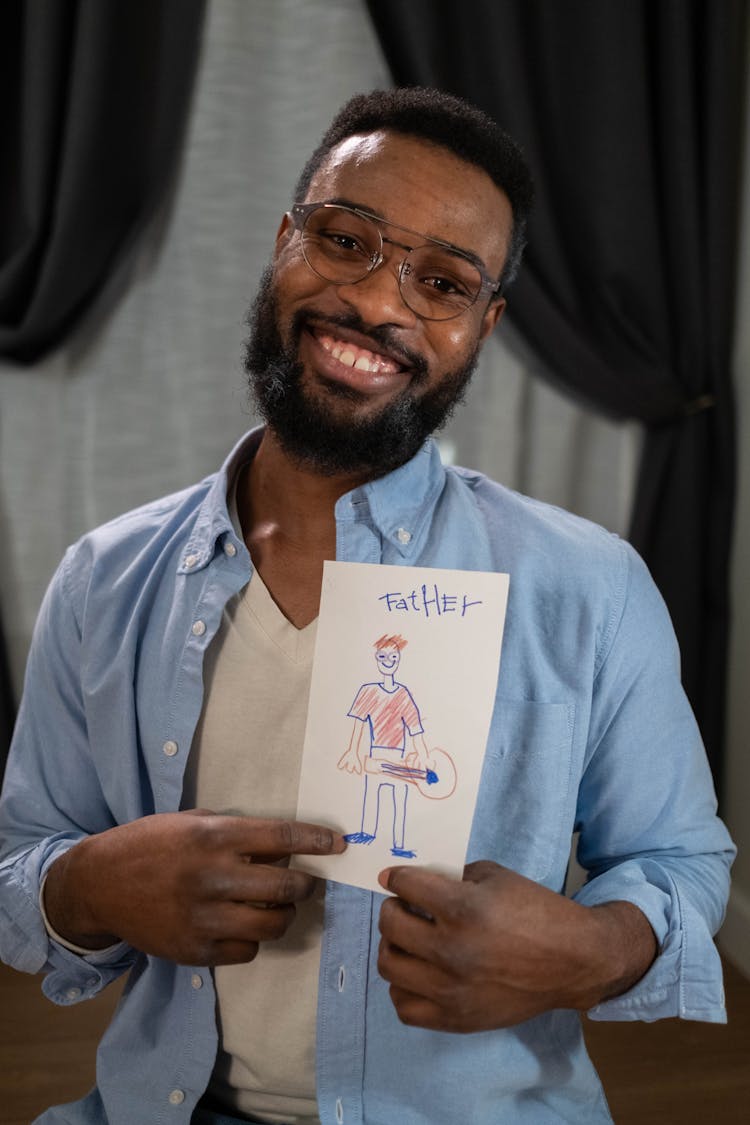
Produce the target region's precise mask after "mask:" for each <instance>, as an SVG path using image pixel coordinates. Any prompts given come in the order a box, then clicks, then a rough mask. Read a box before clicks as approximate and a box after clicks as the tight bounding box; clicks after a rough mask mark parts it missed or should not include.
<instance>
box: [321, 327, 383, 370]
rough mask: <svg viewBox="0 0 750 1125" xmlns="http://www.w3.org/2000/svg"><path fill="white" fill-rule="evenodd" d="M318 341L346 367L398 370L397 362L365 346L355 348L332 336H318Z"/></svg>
mask: <svg viewBox="0 0 750 1125" xmlns="http://www.w3.org/2000/svg"><path fill="white" fill-rule="evenodd" d="M318 342H319V343H320V344H322V346H323V347H324V348H325V350H326V351H327V352H328V353H329V354H330V355H332V356H333V358H334V359H337V360H338V361H339V363H343V364H344V365H345V366H346V367H353V368H355V369H356V370H357V371H369V372H370V373H372V374H376V373H378V372H380V371H384V370H385V371H388V370H394V371H395V370H397V365H396V364H393V363H391V362H390V361H389V360H386V359H384V358H383V357H382V356H377V355H375V354H374V353H373V352H370V351H367V350H365V349H364V348H357V349H356V350H355V348H354V346H353V345H352V344H342V343H341V342H339V341H337V340H334V339H333V338H332V337H330V336H318Z"/></svg>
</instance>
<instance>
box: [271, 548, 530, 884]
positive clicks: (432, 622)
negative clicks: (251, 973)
mask: <svg viewBox="0 0 750 1125" xmlns="http://www.w3.org/2000/svg"><path fill="white" fill-rule="evenodd" d="M507 597H508V575H506V574H495V573H492V572H488V571H474V570H472V571H464V570H448V569H440V568H438V567H425V566H412V565H411V564H409V565H408V566H407V565H401V566H391V565H384V564H382V563H352V562H343V561H340V560H338V561H334V562H328V561H327V562H326V563H325V566H324V569H323V588H322V591H321V600H320V616H319V618H318V627H317V636H316V641H315V659H314V661H313V671H312V678H311V682H310V698H309V703H308V712H307V726H306V729H305V745H304V750H303V754H302V765H301V769H300V784H299V798H298V801H297V819H298V820H303V821H308V822H310V823H311V824H326V825H330V827H331V828H335V829H336V831H337V832H341V833H342V834H343V835H344V836H345V837H346V839H347V843H348V847H347V849H346V851H345V852H342V853H341V854H340V855H333V856H308V855H305V856H292V858H291V860H290V866H291V867H294V868H297V869H299V870H302V871H309V872H310V873H311V874H313V875H320V876H322V877H323V878H325V879H332V880H335V881H336V882H339V883H347V884H350V885H351V886H355V887H363V888H365V889H367V890H370V891H375V892H376V893H378V894H382V893H383V888H382V887H381V885H380V883H379V881H378V874H379V872H380V871H382V870H383V868H384V867H387V866H389V865H390V864H394V863H397V864H401V863H405V864H410V865H413V866H417V865H419V866H420V867H425V868H429V869H430V870H432V871H439V872H441V873H442V874H444V875H448V876H449V877H451V878H455V879H460V878H461V876H462V874H463V869H464V864H465V862H466V856H467V853H468V850H469V841H470V836H471V829H472V822H473V817H474V807H475V804H476V800H477V794H478V792H479V780H480V775H481V772H482V769H483V766H484V752H485V747H486V746H487V739H488V735H489V730H490V721H491V719H492V714H493V705H494V701H495V697H496V693H497V688H498V671H499V666H500V646H501V643H502V636H503V626H504V622H505V610H506V604H507ZM376 638H377V639H376ZM407 640H408V643H407ZM461 653H465V654H466V659H461V658H460V654H461ZM373 661H374V663H373ZM443 746H444V747H447V750H448V751H449V752H446V751H445V750H442V749H439V748H438V747H443ZM454 760H455V763H456V764H455V765H454Z"/></svg>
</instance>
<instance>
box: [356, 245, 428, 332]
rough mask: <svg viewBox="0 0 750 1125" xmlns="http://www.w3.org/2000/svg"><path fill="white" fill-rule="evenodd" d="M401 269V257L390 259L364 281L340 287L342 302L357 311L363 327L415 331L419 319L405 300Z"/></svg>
mask: <svg viewBox="0 0 750 1125" xmlns="http://www.w3.org/2000/svg"><path fill="white" fill-rule="evenodd" d="M400 268H401V258H400V256H399V255H398V254H391V255H388V257H387V258H386V259H385V260H384V261H382V262H381V263H380V265H379V266H376V268H375V269H374V270H371V271H370V273H368V274H367V276H366V277H364V278H363V279H362V280H361V281H357V282H353V283H349V284H346V285H337V286H336V291H337V293H338V295H339V297H340V298H341V300H342V301H345V302H346V304H347V305H349V306H351V308H353V309H355V310H356V312H357V313H358V314H359V316H360V317H361V319H362V321H363V323H364V324H367V325H368V326H369V327H371V328H375V327H377V326H380V325H385V324H389V325H394V326H395V327H397V328H414V326H415V325H416V323H417V321H418V320H419V317H418V316H417V314H416V313H414V312H412V310H411V309H410V308H409V306H408V305H407V304H406V302H405V301H404V299H403V297H402V296H401V287H400V285H399V270H400Z"/></svg>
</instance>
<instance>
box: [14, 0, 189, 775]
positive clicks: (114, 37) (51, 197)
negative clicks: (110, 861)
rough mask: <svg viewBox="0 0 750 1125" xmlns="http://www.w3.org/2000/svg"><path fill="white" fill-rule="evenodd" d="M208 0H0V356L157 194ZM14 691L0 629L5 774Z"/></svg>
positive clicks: (80, 302) (86, 291) (103, 263)
mask: <svg viewBox="0 0 750 1125" xmlns="http://www.w3.org/2000/svg"><path fill="white" fill-rule="evenodd" d="M203 13H204V0H4V2H3V3H2V4H0V357H2V358H4V359H10V360H15V361H17V362H21V363H31V362H33V361H35V360H37V359H38V358H39V357H40V356H42V355H43V354H44V353H45V352H46V351H48V350H49V349H51V348H53V347H55V345H57V344H58V343H60V342H61V341H62V340H63V339H64V338H65V336H66V335H67V334H68V333H69V332H70V330H71V329H72V328H73V327H74V325H75V324H76V323H77V322H78V321H79V320H80V318H81V317H82V316H83V314H84V313H85V312H86V310H87V309H88V308H89V307H90V305H91V303H92V302H93V301H94V300H95V298H96V297H97V294H99V293H100V291H101V289H102V286H103V285H104V283H105V282H106V281H107V280H108V278H109V277H110V276H111V274H112V271H113V269H114V267H115V266H116V265H118V264H119V263H120V262H121V261H122V259H123V257H124V256H125V255H126V253H127V252H128V250H129V249H131V248H132V247H133V245H134V244H135V241H136V239H137V237H138V235H139V234H140V233H141V232H142V231H143V229H144V227H145V225H146V223H147V222H148V220H149V219H150V218H151V217H152V216H153V214H154V213H155V211H156V209H157V207H158V206H159V204H160V203H162V202H163V200H164V198H165V196H166V194H167V192H168V190H169V187H170V184H171V182H172V178H173V175H174V171H175V168H176V164H177V158H178V156H179V153H180V149H181V142H182V137H183V131H184V125H185V121H186V119H187V111H188V107H189V99H190V92H191V86H192V81H193V77H194V74H195V71H196V67H197V62H198V56H199V48H200V33H201V28H202V20H203ZM12 716H13V701H12V698H11V690H10V681H9V677H8V674H7V661H6V659H5V655H4V650H3V647H2V636H1V629H0V774H1V773H2V768H3V765H4V761H5V755H6V751H7V742H8V737H9V733H10V728H11V726H12Z"/></svg>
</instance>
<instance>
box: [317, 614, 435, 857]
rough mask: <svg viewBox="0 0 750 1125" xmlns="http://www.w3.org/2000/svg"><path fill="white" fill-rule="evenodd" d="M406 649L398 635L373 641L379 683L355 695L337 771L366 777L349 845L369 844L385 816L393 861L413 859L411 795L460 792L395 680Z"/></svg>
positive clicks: (415, 709) (411, 701) (411, 702)
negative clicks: (408, 827)
mask: <svg viewBox="0 0 750 1125" xmlns="http://www.w3.org/2000/svg"><path fill="white" fill-rule="evenodd" d="M407 643H408V642H407V641H406V640H405V639H404V638H403V637H402V636H400V635H399V634H398V633H394V634H387V633H386V634H384V635H383V636H382V637H379V638H378V640H377V641H375V644H374V648H375V664H376V665H377V669H378V672H379V673H380V676H381V678H380V679H379V680H377V681H375V682H373V683H366V684H362V686H361V687H360V689H359V691H358V692H357V695H356V697H355V699H354V702H353V703H352V706H351V708H350V709H349V712H348V716H349V718H351V719H353V720H354V725H353V727H352V732H351V738H350V740H349V747H348V749H347V751H346V753H345V754H343V755H342V757H341V758H340V759H339V762H338V768H339V769H340V770H346V771H347V772H348V773H353V774H364V777H363V782H364V792H363V798H362V821H361V825H360V828H359V830H358V831H356V832H350V833H348V834H347V835H346V836H345V839H346V840H347V841H348V842H349V843H350V844H371V843H372V842H373V840H374V839H375V838H376V836H377V834H378V830H379V828H381V815H382V816H383V818H384V819H385V820H386V821H387V827H386V828H385V831H386V832H390V834H391V855H394V856H397V857H398V858H401V859H414V858H416V852H415V851H413V850H412V849H411V848H409V847H408V846H407V843H406V809H407V803H408V800H409V790H410V788H413V787H414V786H416V787H417V788H418V789H419V791H420V792H421V793H423V794H424V795H425V796H427V797H433V798H438V799H442V798H445V797H449V796H450V795H451V794H452V793H453V791H454V789H455V787H456V770H455V767H454V765H453V762H452V760H451V758H450V756H449V755H448V754H446V753H445V751H444V750H438V749H434V750H432V751H430V750H429V748H428V746H427V743H426V742H425V737H424V728H423V726H422V719H421V717H420V714H419V708H418V707H417V704H416V703H415V701H414V699H413V697H412V694H411V692H410V691H409V689H408V688H407V687H406V686H405V685H404V684H402V683H399V682H398V681H397V680H396V678H395V677H396V673H397V671H398V667H399V664H400V662H401V653H402V651H403V649H404V648H405V646H406V645H407ZM407 739H408V740H409V742H408V743H407ZM363 744H364V745H363ZM407 745H409V746H410V747H411V748H410V749H409V750H408V751H407Z"/></svg>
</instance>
